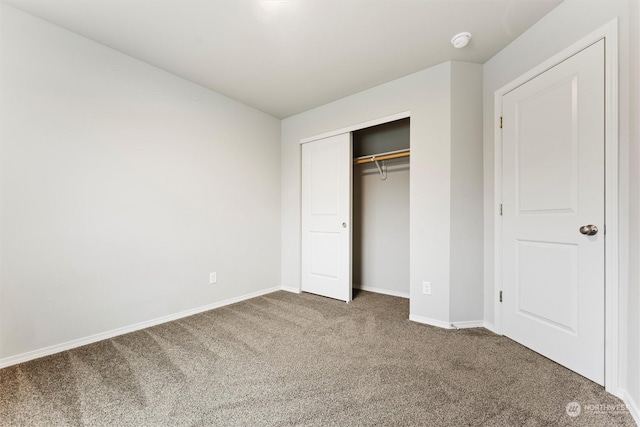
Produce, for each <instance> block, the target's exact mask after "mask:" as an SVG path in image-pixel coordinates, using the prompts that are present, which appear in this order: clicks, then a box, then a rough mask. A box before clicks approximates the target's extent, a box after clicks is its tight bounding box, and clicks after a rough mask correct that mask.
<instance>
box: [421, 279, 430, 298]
mask: <svg viewBox="0 0 640 427" xmlns="http://www.w3.org/2000/svg"><path fill="white" fill-rule="evenodd" d="M422 293H423V294H425V295H431V282H422Z"/></svg>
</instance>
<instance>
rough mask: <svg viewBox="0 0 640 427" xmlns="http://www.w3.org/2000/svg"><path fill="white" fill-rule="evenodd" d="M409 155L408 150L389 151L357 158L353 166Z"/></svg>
mask: <svg viewBox="0 0 640 427" xmlns="http://www.w3.org/2000/svg"><path fill="white" fill-rule="evenodd" d="M409 155H410V151H409V150H398V151H389V152H387V153H380V154H372V155H369V156H362V157H358V158H356V159H355V160H354V161H353V164H354V165H361V164H363V163H371V162H377V161H382V160H391V159H398V158H400V157H408V156H409Z"/></svg>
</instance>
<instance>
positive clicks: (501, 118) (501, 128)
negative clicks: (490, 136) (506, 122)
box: [500, 116, 502, 129]
mask: <svg viewBox="0 0 640 427" xmlns="http://www.w3.org/2000/svg"><path fill="white" fill-rule="evenodd" d="M500 129H502V116H500Z"/></svg>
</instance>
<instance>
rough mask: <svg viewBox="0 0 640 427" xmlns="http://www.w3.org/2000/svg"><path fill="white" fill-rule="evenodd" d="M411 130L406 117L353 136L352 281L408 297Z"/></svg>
mask: <svg viewBox="0 0 640 427" xmlns="http://www.w3.org/2000/svg"><path fill="white" fill-rule="evenodd" d="M409 127H410V119H409V118H406V119H402V120H397V121H393V122H390V123H385V124H381V125H378V126H373V127H369V128H366V129H361V130H358V131H355V132H353V133H352V145H353V172H352V174H353V175H352V186H353V187H352V223H353V227H352V283H353V287H354V288H355V289H362V290H366V291H371V292H378V293H383V294H389V295H395V296H401V297H405V298H409V172H410V171H409V155H410V147H409Z"/></svg>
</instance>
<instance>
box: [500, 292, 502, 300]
mask: <svg viewBox="0 0 640 427" xmlns="http://www.w3.org/2000/svg"><path fill="white" fill-rule="evenodd" d="M500 302H502V291H500Z"/></svg>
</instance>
